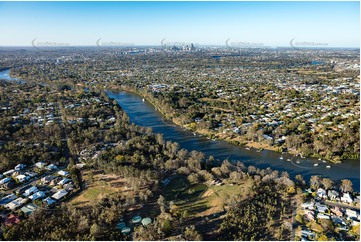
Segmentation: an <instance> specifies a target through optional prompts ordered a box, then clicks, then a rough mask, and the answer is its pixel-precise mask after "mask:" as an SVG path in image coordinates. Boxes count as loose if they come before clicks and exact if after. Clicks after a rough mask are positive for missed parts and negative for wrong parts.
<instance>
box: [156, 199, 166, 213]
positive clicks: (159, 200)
mask: <svg viewBox="0 0 361 242" xmlns="http://www.w3.org/2000/svg"><path fill="white" fill-rule="evenodd" d="M157 204H158V205H159V208H160V211H161V213H165V198H164V197H163V196H162V195H160V196H159V198H158V200H157Z"/></svg>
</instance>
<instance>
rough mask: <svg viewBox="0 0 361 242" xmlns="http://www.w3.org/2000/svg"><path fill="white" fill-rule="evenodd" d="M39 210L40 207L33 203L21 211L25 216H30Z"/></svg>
mask: <svg viewBox="0 0 361 242" xmlns="http://www.w3.org/2000/svg"><path fill="white" fill-rule="evenodd" d="M37 208H38V206H36V205H35V204H33V203H30V204H28V205H25V206H24V207H22V208H21V211H22V212H23V213H24V214H25V215H28V216H29V215H30V214H32V212H34V211H35V210H36V209H37Z"/></svg>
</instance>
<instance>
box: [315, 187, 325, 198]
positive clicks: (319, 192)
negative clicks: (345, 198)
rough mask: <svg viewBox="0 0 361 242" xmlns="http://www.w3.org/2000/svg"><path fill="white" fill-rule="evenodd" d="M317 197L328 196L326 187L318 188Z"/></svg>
mask: <svg viewBox="0 0 361 242" xmlns="http://www.w3.org/2000/svg"><path fill="white" fill-rule="evenodd" d="M317 197H319V198H327V195H326V191H325V189H322V188H319V189H318V190H317Z"/></svg>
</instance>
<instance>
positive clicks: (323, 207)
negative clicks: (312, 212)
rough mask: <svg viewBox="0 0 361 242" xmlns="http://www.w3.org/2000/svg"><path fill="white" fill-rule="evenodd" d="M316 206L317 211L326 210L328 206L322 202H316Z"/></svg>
mask: <svg viewBox="0 0 361 242" xmlns="http://www.w3.org/2000/svg"><path fill="white" fill-rule="evenodd" d="M316 208H317V211H318V212H319V213H325V212H326V211H327V210H328V207H327V206H326V205H324V204H316Z"/></svg>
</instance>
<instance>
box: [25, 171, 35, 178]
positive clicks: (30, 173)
mask: <svg viewBox="0 0 361 242" xmlns="http://www.w3.org/2000/svg"><path fill="white" fill-rule="evenodd" d="M24 175H27V176H29V177H36V176H37V175H38V173H36V172H35V171H27V172H25V173H24Z"/></svg>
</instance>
